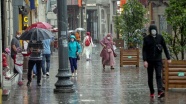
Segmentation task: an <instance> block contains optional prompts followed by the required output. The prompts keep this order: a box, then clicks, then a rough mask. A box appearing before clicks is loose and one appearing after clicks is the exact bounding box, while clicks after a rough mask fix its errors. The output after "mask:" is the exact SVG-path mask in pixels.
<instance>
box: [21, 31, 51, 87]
mask: <svg viewBox="0 0 186 104" xmlns="http://www.w3.org/2000/svg"><path fill="white" fill-rule="evenodd" d="M52 37H53V35H52V33H51V32H50V31H48V30H46V29H42V28H32V29H30V30H29V31H26V32H24V33H23V34H22V35H21V37H20V40H30V42H29V44H28V53H29V54H30V56H29V61H28V73H27V78H28V82H27V86H30V83H31V80H32V78H31V76H32V69H33V67H34V65H36V68H37V85H38V86H41V83H40V82H41V65H42V52H43V51H42V50H43V43H42V40H45V39H51V38H52Z"/></svg>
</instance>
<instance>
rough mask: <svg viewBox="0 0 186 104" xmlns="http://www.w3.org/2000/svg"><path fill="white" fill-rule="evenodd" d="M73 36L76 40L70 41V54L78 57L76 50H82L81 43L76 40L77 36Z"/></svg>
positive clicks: (72, 56)
mask: <svg viewBox="0 0 186 104" xmlns="http://www.w3.org/2000/svg"><path fill="white" fill-rule="evenodd" d="M71 38H73V39H74V41H70V42H69V43H68V50H69V51H68V56H69V57H71V58H77V55H76V52H78V53H80V52H81V45H80V44H79V43H78V42H77V41H76V40H75V39H76V38H75V36H74V35H71V36H70V39H71Z"/></svg>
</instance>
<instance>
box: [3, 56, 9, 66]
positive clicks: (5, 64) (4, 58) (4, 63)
mask: <svg viewBox="0 0 186 104" xmlns="http://www.w3.org/2000/svg"><path fill="white" fill-rule="evenodd" d="M2 59H3V67H7V66H8V63H7V57H6V54H5V53H3V54H2Z"/></svg>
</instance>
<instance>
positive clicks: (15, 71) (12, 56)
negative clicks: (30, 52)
mask: <svg viewBox="0 0 186 104" xmlns="http://www.w3.org/2000/svg"><path fill="white" fill-rule="evenodd" d="M11 58H12V59H13V60H14V55H11ZM13 70H14V73H18V71H17V70H16V69H15V65H14V69H13Z"/></svg>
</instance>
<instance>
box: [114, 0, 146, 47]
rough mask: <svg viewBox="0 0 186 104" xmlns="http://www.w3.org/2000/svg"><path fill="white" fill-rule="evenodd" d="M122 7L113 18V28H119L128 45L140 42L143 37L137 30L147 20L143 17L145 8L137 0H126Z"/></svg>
mask: <svg viewBox="0 0 186 104" xmlns="http://www.w3.org/2000/svg"><path fill="white" fill-rule="evenodd" d="M122 8H123V11H122V12H121V15H119V16H116V18H115V27H116V28H115V30H119V33H120V34H122V36H123V39H124V40H125V42H126V43H127V44H128V45H131V44H132V45H133V46H136V45H137V44H142V39H143V38H142V36H141V35H139V34H141V33H140V31H138V30H141V29H142V28H143V26H144V24H145V23H146V22H147V19H145V18H144V15H145V13H146V9H145V8H144V7H143V5H142V4H141V3H140V2H139V1H138V0H128V2H127V3H126V4H125V5H123V7H122ZM129 47H130V46H128V48H129Z"/></svg>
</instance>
